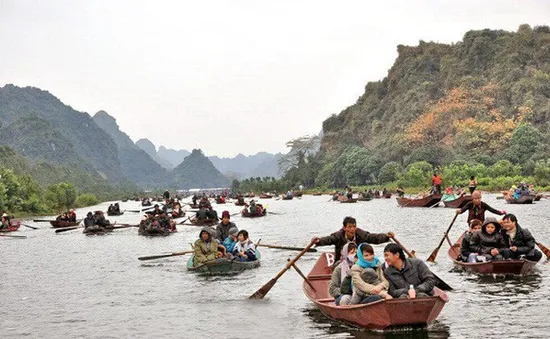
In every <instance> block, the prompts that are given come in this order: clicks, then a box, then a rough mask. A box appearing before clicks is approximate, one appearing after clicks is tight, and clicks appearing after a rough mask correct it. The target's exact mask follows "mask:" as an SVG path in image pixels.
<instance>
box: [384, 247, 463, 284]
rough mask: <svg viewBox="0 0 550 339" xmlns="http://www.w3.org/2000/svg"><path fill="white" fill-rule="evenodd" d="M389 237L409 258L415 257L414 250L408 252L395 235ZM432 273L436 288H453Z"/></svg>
mask: <svg viewBox="0 0 550 339" xmlns="http://www.w3.org/2000/svg"><path fill="white" fill-rule="evenodd" d="M390 238H391V239H392V240H393V241H394V242H395V243H396V244H397V245H399V247H401V248H402V249H403V251H404V252H405V253H407V255H408V256H409V258H416V253H414V250H413V251H411V252H409V251H408V250H407V248H406V247H405V246H403V244H402V243H400V242H399V240H397V239H396V238H395V236H390ZM430 272H431V270H430ZM432 274H433V276H434V278H435V280H436V282H435V284H436V286H437V287H438V288H440V289H442V290H443V291H452V290H453V288H452V287H451V286H450V285H449V284H447V283H446V282H445V281H443V279H441V278H440V277H438V276H437V275H436V274H435V273H434V272H432Z"/></svg>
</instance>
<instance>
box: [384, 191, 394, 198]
mask: <svg viewBox="0 0 550 339" xmlns="http://www.w3.org/2000/svg"><path fill="white" fill-rule="evenodd" d="M391 195H392V194H391V193H390V192H388V193H385V194H383V195H382V197H383V198H386V199H389V198H391Z"/></svg>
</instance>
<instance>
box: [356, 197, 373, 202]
mask: <svg viewBox="0 0 550 339" xmlns="http://www.w3.org/2000/svg"><path fill="white" fill-rule="evenodd" d="M371 200H372V197H370V198H364V197H363V198H357V201H371Z"/></svg>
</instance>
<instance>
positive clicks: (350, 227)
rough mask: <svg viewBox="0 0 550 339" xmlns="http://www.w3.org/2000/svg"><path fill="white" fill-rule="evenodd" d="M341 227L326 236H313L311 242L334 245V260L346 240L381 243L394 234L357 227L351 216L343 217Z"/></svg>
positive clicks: (319, 244) (356, 242)
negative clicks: (373, 231)
mask: <svg viewBox="0 0 550 339" xmlns="http://www.w3.org/2000/svg"><path fill="white" fill-rule="evenodd" d="M342 224H343V227H342V228H341V229H340V230H338V231H336V232H334V233H332V234H331V235H329V236H326V237H322V238H319V237H313V239H311V242H313V243H314V244H315V245H317V246H329V245H334V262H335V263H336V262H338V261H339V260H340V254H341V252H342V248H343V247H344V245H345V244H347V243H348V242H354V243H355V244H356V245H357V244H361V243H368V244H382V243H385V242H388V241H390V238H391V237H393V236H394V234H393V232H388V233H370V232H367V231H365V230H363V229H360V228H357V221H356V220H355V218H353V217H350V216H348V217H345V218H344V221H343V222H342Z"/></svg>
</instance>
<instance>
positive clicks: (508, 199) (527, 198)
mask: <svg viewBox="0 0 550 339" xmlns="http://www.w3.org/2000/svg"><path fill="white" fill-rule="evenodd" d="M534 198H535V197H533V196H532V195H524V196H521V197H519V198H517V199H514V198H513V197H511V196H510V194H508V195H507V196H505V197H504V199H506V202H507V203H509V204H532V203H533V200H534Z"/></svg>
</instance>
